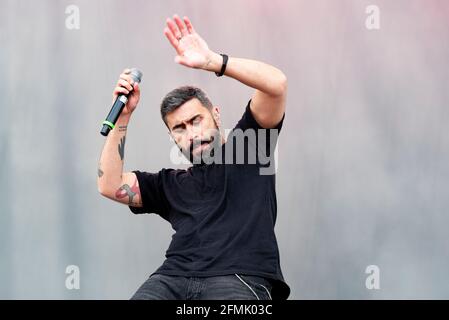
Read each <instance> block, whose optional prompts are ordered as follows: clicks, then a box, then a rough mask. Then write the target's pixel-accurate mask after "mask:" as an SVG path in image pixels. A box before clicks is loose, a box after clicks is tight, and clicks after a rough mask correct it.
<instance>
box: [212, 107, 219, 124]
mask: <svg viewBox="0 0 449 320" xmlns="http://www.w3.org/2000/svg"><path fill="white" fill-rule="evenodd" d="M212 116H213V117H214V119H215V122H216V123H217V125H218V127H221V122H220V107H218V106H214V107H213V109H212Z"/></svg>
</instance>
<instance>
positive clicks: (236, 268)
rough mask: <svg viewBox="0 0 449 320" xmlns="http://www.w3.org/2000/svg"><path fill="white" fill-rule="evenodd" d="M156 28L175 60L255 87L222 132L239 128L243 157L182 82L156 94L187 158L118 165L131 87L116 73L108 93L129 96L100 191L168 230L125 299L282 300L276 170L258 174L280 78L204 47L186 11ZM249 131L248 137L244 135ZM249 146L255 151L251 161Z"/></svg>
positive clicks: (213, 111) (206, 103) (277, 124)
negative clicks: (174, 165) (158, 255)
mask: <svg viewBox="0 0 449 320" xmlns="http://www.w3.org/2000/svg"><path fill="white" fill-rule="evenodd" d="M164 33H165V35H166V37H167V39H168V41H169V42H170V44H171V45H172V46H173V48H174V49H175V50H176V53H177V55H176V57H175V62H177V63H179V64H181V65H184V66H187V67H190V68H195V69H201V70H205V71H212V72H215V73H216V75H217V76H221V75H223V74H224V75H226V76H228V77H232V78H234V79H236V80H238V81H240V82H241V83H243V84H245V85H247V86H250V87H252V88H254V89H255V92H254V94H253V96H252V97H251V99H250V100H249V102H248V104H247V106H246V109H245V111H244V114H243V117H242V118H241V120H240V121H239V122H238V124H237V125H236V126H235V128H234V130H233V131H232V132H231V133H232V134H233V133H234V132H240V133H242V134H243V135H244V138H243V139H241V140H240V142H243V145H244V157H243V158H244V161H243V162H242V161H239V159H240V160H241V157H240V155H239V154H238V153H239V152H240V151H241V150H240V149H239V148H238V146H236V145H234V144H231V142H232V141H234V140H235V139H234V138H235V136H233V138H231V139H230V138H229V137H228V139H227V141H226V139H225V138H224V137H223V135H222V134H221V133H220V128H221V123H220V110H219V108H218V107H217V106H213V105H212V103H211V102H210V100H209V98H208V97H207V96H206V94H205V93H204V92H203V91H202V90H201V89H199V88H196V87H192V86H183V87H180V88H177V89H175V90H173V91H171V92H170V93H168V94H167V96H166V97H165V98H164V99H163V101H162V104H161V116H162V119H163V121H164V122H165V124H166V126H167V128H168V130H169V134H170V135H171V136H172V137H173V139H174V141H175V143H176V144H177V146H178V148H179V149H180V150H181V152H182V153H183V154H184V155H185V156H186V157H187V158H188V159H189V160H190V161H191V162H192V163H193V166H191V167H189V168H188V169H187V170H179V169H178V170H174V169H162V170H160V171H159V172H157V173H148V172H140V171H137V170H136V171H133V172H125V173H123V172H122V170H123V159H124V146H125V137H126V130H127V126H128V123H129V120H130V118H131V115H132V113H133V111H134V110H135V108H136V106H137V104H138V101H139V96H140V88H139V85H138V83H133V80H132V78H131V77H130V75H129V72H130V70H129V69H125V70H124V72H123V73H122V74H121V75H120V79H119V80H118V83H117V87H116V88H115V90H114V93H113V100H115V99H116V97H117V96H118V95H119V94H129V96H128V98H129V99H128V102H127V104H126V106H125V108H124V109H123V112H122V113H121V115H120V117H119V119H118V120H117V123H116V126H115V128H114V129H113V130H112V131H111V132H110V134H109V135H108V137H107V140H106V143H105V145H104V149H103V152H102V154H101V159H100V165H99V169H98V189H99V192H100V193H101V194H102V195H103V196H105V197H107V198H110V199H112V200H115V201H118V202H120V203H123V204H126V205H128V206H129V208H130V210H131V211H132V212H133V213H136V214H137V213H157V214H159V215H160V216H161V217H162V218H164V219H165V220H167V221H168V222H170V224H171V225H172V227H173V229H174V230H175V231H176V232H175V234H174V235H173V238H172V241H171V243H170V246H169V248H168V250H167V252H166V260H165V261H164V263H163V265H162V266H161V267H160V268H159V269H158V270H156V271H155V272H154V273H153V274H151V275H150V277H149V278H148V280H147V281H146V282H145V283H144V284H143V285H142V286H141V287H140V288H139V289H138V290H137V292H136V293H135V294H134V296H133V297H132V299H184V300H186V299H287V298H288V296H289V294H290V288H289V286H288V285H287V284H286V283H285V281H284V278H283V276H282V272H281V268H280V259H279V250H278V246H277V241H276V237H275V233H274V225H275V222H276V214H277V212H276V211H277V204H276V193H275V175H274V172H271V173H270V172H269V173H268V174H267V173H266V172H265V173H264V171H263V169H266V167H267V166H266V165H267V164H268V166H271V165H272V163H267V161H265V160H266V159H264V158H263V157H262V156H263V154H268V155H270V158H272V157H271V156H272V154H273V149H274V146H275V144H276V141H277V140H276V137H277V135H272V134H271V132H275V133H276V134H277V133H278V132H279V130H280V129H281V127H282V123H283V119H284V111H285V103H286V94H287V80H286V77H285V75H284V74H283V73H282V72H281V71H280V70H279V69H277V68H275V67H273V66H270V65H267V64H265V63H262V62H259V61H254V60H249V59H241V58H234V57H228V56H226V55H219V54H217V53H215V52H213V51H212V50H210V49H209V48H208V46H207V44H206V42H205V41H204V40H203V39H202V38H201V37H200V36H199V34H198V33H197V32H196V31H195V29H194V28H193V26H192V23H191V22H190V20H189V19H188V18H187V17H184V18H183V20H181V18H180V17H179V16H177V15H174V17H173V19H170V18H168V19H167V27H166V28H165V29H164ZM264 129H271V131H270V133H267V132H265V131H264ZM252 132H255V133H256V134H257V135H255V134H248V133H252ZM230 136H231V134H230ZM254 137H255V140H254V141H251V140H252V139H251V138H254ZM231 140H232V141H231ZM229 145H231V148H227V147H228V146H229ZM266 147H267V148H268V149H266ZM239 150H240V151H239ZM236 151H237V152H236ZM233 152H236V154H233ZM251 153H253V154H255V155H257V159H256V160H255V161H251V159H250V158H251V157H250V154H251ZM229 154H231V155H232V156H231V157H228V155H229ZM211 159H212V160H213V161H212V162H211V161H210V160H211ZM262 159H264V160H263V161H262ZM253 160H254V159H253Z"/></svg>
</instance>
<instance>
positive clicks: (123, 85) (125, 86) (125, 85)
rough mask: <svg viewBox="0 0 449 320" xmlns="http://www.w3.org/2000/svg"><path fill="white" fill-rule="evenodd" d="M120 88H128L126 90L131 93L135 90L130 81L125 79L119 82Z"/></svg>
mask: <svg viewBox="0 0 449 320" xmlns="http://www.w3.org/2000/svg"><path fill="white" fill-rule="evenodd" d="M118 86H119V87H123V88H126V89H128V90H129V91H131V90H132V89H133V86H132V85H130V84H129V82H128V81H126V80H123V79H120V80H119V81H118Z"/></svg>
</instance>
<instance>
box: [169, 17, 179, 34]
mask: <svg viewBox="0 0 449 320" xmlns="http://www.w3.org/2000/svg"><path fill="white" fill-rule="evenodd" d="M167 26H168V28H169V29H170V31H171V32H172V33H173V35H174V36H175V38H176V39H179V38H181V32H180V31H179V29H178V27H177V26H176V24H175V23H174V22H173V20H172V19H170V18H167Z"/></svg>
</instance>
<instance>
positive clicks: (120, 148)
mask: <svg viewBox="0 0 449 320" xmlns="http://www.w3.org/2000/svg"><path fill="white" fill-rule="evenodd" d="M125 141H126V136H123V137H122V138H121V139H120V143H119V145H118V153H119V154H120V159H122V160H123V159H124V158H125Z"/></svg>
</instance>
